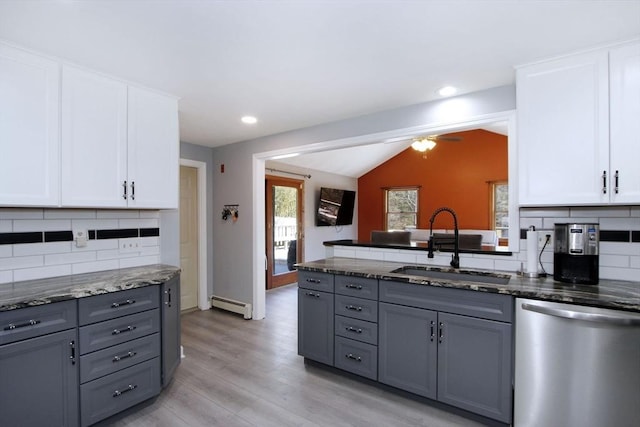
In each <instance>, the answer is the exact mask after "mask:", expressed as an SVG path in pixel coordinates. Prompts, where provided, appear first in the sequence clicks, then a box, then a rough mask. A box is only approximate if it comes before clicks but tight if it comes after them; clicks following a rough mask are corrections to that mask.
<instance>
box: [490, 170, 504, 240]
mask: <svg viewBox="0 0 640 427" xmlns="http://www.w3.org/2000/svg"><path fill="white" fill-rule="evenodd" d="M489 184H490V185H491V203H490V204H489V206H490V209H491V224H492V227H493V229H494V230H496V234H497V235H498V238H502V239H506V238H508V237H509V184H508V183H507V181H494V182H491V183H489Z"/></svg>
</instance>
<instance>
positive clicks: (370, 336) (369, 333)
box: [335, 316, 378, 345]
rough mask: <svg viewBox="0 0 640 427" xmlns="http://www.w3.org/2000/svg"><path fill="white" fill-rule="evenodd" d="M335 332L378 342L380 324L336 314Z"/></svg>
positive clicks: (354, 338)
mask: <svg viewBox="0 0 640 427" xmlns="http://www.w3.org/2000/svg"><path fill="white" fill-rule="evenodd" d="M335 334H336V335H338V336H341V337H345V338H349V339H353V340H357V341H362V342H366V343H367V344H372V345H377V344H378V324H377V323H372V322H366V321H364V320H359V319H352V318H350V317H344V316H336V320H335Z"/></svg>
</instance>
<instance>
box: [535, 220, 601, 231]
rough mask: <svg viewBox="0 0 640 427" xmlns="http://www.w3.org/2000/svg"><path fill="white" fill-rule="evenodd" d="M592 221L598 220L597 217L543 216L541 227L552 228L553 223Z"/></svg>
mask: <svg viewBox="0 0 640 427" xmlns="http://www.w3.org/2000/svg"><path fill="white" fill-rule="evenodd" d="M582 222H586V223H594V224H597V223H598V222H599V220H598V218H597V217H576V218H566V217H561V218H544V220H543V221H542V228H544V229H549V230H553V228H554V227H553V226H554V224H566V223H582Z"/></svg>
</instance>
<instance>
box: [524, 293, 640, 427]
mask: <svg viewBox="0 0 640 427" xmlns="http://www.w3.org/2000/svg"><path fill="white" fill-rule="evenodd" d="M515 340H516V355H515V357H516V361H515V382H514V388H515V399H514V426H515V427H540V426H554V427H563V426H567V427H568V426H571V427H573V426H576V427H591V426H592V427H603V426H616V427H626V426H629V427H637V426H640V313H633V312H626V311H618V310H608V309H600V308H594V307H584V306H578V305H571V304H562V303H555V302H548V301H535V300H528V299H522V298H517V299H516V336H515Z"/></svg>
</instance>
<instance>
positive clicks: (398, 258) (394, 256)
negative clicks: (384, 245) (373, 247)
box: [383, 251, 415, 264]
mask: <svg viewBox="0 0 640 427" xmlns="http://www.w3.org/2000/svg"><path fill="white" fill-rule="evenodd" d="M383 259H384V260H385V261H391V262H405V260H406V259H407V255H406V254H404V253H402V251H397V252H385V253H384V255H383ZM410 264H415V257H414V260H413V262H410Z"/></svg>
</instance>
